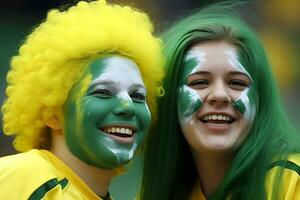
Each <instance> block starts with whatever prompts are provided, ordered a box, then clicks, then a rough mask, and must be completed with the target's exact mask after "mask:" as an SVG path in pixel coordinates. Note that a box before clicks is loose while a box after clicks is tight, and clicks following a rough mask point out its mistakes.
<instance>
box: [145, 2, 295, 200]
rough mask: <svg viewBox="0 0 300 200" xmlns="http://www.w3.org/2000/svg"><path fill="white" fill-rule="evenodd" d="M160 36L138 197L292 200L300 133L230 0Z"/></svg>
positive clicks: (148, 199) (259, 49)
mask: <svg viewBox="0 0 300 200" xmlns="http://www.w3.org/2000/svg"><path fill="white" fill-rule="evenodd" d="M163 40H164V42H165V47H164V52H165V56H166V66H165V73H166V78H165V80H164V89H165V95H164V96H163V97H162V98H161V99H160V102H159V109H158V110H159V113H158V117H159V121H158V124H157V125H156V126H155V128H154V131H153V133H152V134H150V135H149V138H148V139H149V140H147V144H146V154H145V163H144V165H145V166H144V176H143V183H142V190H141V199H142V200H153V199H155V200H167V199H180V200H182V199H193V200H203V199H210V200H220V199H235V200H243V199H248V200H253V199H258V200H262V199H268V200H276V199H278V200H282V199H286V200H287V199H289V200H292V199H300V179H299V174H300V154H299V152H300V135H299V134H297V133H296V131H295V130H294V129H293V127H292V126H291V124H290V122H289V121H288V119H287V117H286V116H285V113H284V111H283V108H282V104H281V102H280V99H279V95H278V91H277V88H276V84H275V81H274V79H273V76H272V72H271V71H270V67H269V64H268V62H267V59H266V55H265V52H264V50H263V47H262V45H261V43H260V42H259V40H258V39H257V36H256V35H255V33H254V32H253V31H252V30H251V29H250V28H249V27H248V26H247V25H246V24H245V23H244V22H242V20H240V18H239V17H238V16H237V14H235V12H234V10H233V9H232V6H231V5H228V4H215V5H212V6H209V7H207V8H204V9H202V10H200V11H198V12H196V13H194V14H192V15H190V16H188V17H186V18H184V19H182V20H180V21H179V22H177V23H176V24H175V25H173V26H172V27H171V28H170V29H168V30H167V31H166V32H165V33H164V34H163Z"/></svg>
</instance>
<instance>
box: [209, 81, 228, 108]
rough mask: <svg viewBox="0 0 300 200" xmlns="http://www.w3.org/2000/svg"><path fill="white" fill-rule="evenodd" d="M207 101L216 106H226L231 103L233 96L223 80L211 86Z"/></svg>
mask: <svg viewBox="0 0 300 200" xmlns="http://www.w3.org/2000/svg"><path fill="white" fill-rule="evenodd" d="M207 101H208V103H209V104H210V105H216V106H225V105H228V104H229V103H230V101H231V98H230V95H229V94H228V91H227V90H226V86H225V84H224V83H223V82H217V83H215V84H214V85H213V86H211V90H210V91H209V93H208V96H207Z"/></svg>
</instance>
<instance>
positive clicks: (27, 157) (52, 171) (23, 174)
mask: <svg viewBox="0 0 300 200" xmlns="http://www.w3.org/2000/svg"><path fill="white" fill-rule="evenodd" d="M53 178H57V180H58V181H61V180H63V179H64V178H66V179H67V180H68V184H67V185H66V186H65V187H64V188H63V189H62V187H61V186H60V185H57V186H55V187H54V188H52V189H51V190H49V191H48V192H47V193H46V195H45V196H44V197H43V198H42V199H43V200H58V199H59V200H62V199H63V200H75V199H76V200H83V199H85V200H101V198H100V197H98V196H97V195H96V194H95V193H94V192H93V191H92V190H91V189H90V188H89V187H88V186H87V185H86V184H85V183H84V182H83V181H82V180H81V179H80V178H79V177H78V176H77V175H76V174H75V173H74V172H73V171H72V170H71V169H70V168H69V167H67V166H66V165H65V164H64V163H63V162H62V161H61V160H59V159H58V158H57V157H55V156H54V155H53V154H52V153H50V152H49V151H46V150H30V151H28V152H26V153H20V154H16V155H12V156H6V157H3V158H1V159H0V185H1V187H0V197H1V199H7V200H25V199H26V200H27V199H28V198H29V197H30V196H31V194H32V193H33V192H34V191H35V190H36V189H37V188H39V187H40V186H41V185H43V184H44V183H45V182H47V181H49V180H51V179H53Z"/></svg>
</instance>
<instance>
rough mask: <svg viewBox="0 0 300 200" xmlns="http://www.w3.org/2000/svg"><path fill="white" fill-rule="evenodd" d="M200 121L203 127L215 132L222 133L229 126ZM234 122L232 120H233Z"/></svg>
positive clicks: (229, 126)
mask: <svg viewBox="0 0 300 200" xmlns="http://www.w3.org/2000/svg"><path fill="white" fill-rule="evenodd" d="M201 123H202V124H203V125H204V127H205V128H206V129H208V130H209V131H211V132H215V133H223V132H226V131H228V130H229V129H230V128H231V126H232V123H231V124H214V123H204V122H202V121H201ZM233 123H234V122H233Z"/></svg>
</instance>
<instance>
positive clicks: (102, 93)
mask: <svg viewBox="0 0 300 200" xmlns="http://www.w3.org/2000/svg"><path fill="white" fill-rule="evenodd" d="M90 95H93V96H99V97H101V98H109V97H111V96H112V93H111V92H110V91H109V90H106V89H98V90H95V91H93V92H91V93H90Z"/></svg>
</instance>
